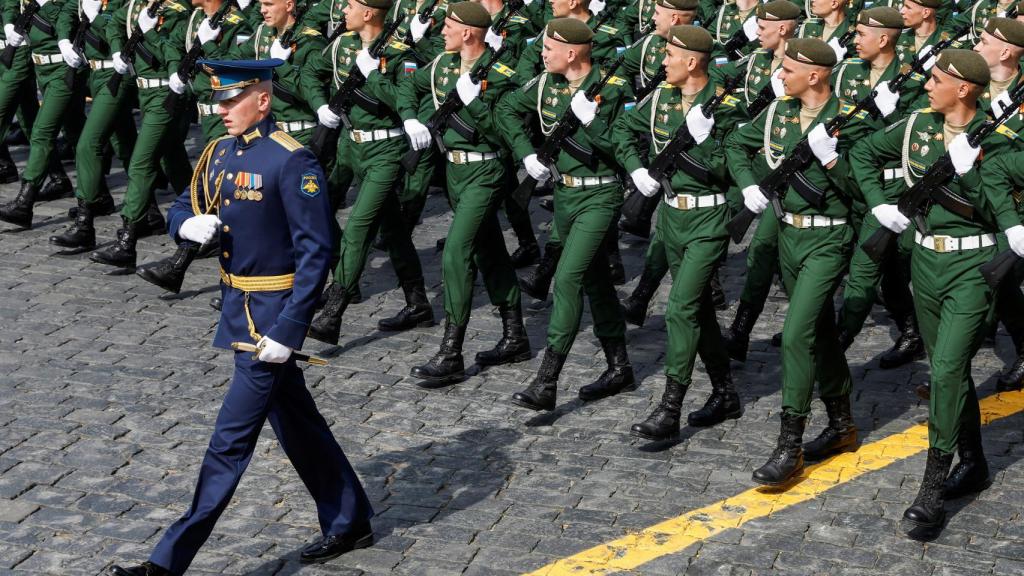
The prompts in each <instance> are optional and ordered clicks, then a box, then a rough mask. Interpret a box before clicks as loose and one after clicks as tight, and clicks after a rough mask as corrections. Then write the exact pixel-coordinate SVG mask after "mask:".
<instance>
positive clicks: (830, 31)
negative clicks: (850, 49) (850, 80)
mask: <svg viewBox="0 0 1024 576" xmlns="http://www.w3.org/2000/svg"><path fill="white" fill-rule="evenodd" d="M809 4H810V6H811V13H810V15H808V18H807V19H806V20H804V21H803V23H802V24H800V29H799V30H797V33H796V35H797V36H798V37H800V38H817V39H819V40H821V41H823V42H826V43H828V45H829V46H830V47H831V48H832V50H833V51H834V52H835V53H836V59H838V60H842V59H843V58H846V52H847V48H846V46H844V45H843V44H842V43H841V42H840V39H842V37H843V36H844V35H846V33H847V32H848V31H849V30H850V27H852V26H853V18H852V17H851V11H850V10H849V7H848V6H847V5H848V4H849V0H810V2H809ZM853 14H855V13H853Z"/></svg>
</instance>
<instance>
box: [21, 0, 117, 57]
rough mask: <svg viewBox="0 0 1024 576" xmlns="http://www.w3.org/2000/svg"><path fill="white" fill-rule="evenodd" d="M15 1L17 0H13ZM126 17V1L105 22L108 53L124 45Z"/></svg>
mask: <svg viewBox="0 0 1024 576" xmlns="http://www.w3.org/2000/svg"><path fill="white" fill-rule="evenodd" d="M15 1H17V0H15ZM127 18H128V3H127V2H125V3H124V4H122V5H121V6H120V7H119V8H118V9H117V10H115V11H114V13H113V14H112V15H111V16H110V22H108V23H107V27H106V31H107V42H108V43H109V44H110V53H111V54H113V53H114V52H120V51H121V48H122V47H124V43H125V42H127V41H128V38H126V37H125V29H124V27H125V20H127Z"/></svg>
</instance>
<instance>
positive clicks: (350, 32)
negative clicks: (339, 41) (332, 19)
mask: <svg viewBox="0 0 1024 576" xmlns="http://www.w3.org/2000/svg"><path fill="white" fill-rule="evenodd" d="M355 35H356V31H355V30H349V31H348V32H345V33H344V34H342V35H341V37H345V36H349V37H351V36H355Z"/></svg>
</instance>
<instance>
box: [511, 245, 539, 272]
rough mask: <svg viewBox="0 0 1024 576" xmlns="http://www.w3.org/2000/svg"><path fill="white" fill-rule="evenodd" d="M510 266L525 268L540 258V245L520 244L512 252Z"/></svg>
mask: <svg viewBox="0 0 1024 576" xmlns="http://www.w3.org/2000/svg"><path fill="white" fill-rule="evenodd" d="M511 258H512V266H513V267H514V268H516V269H519V268H526V267H527V266H530V265H532V264H536V263H537V261H538V260H540V246H537V244H520V245H519V247H518V248H516V251H515V252H513V253H512V256H511Z"/></svg>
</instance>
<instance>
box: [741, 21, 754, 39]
mask: <svg viewBox="0 0 1024 576" xmlns="http://www.w3.org/2000/svg"><path fill="white" fill-rule="evenodd" d="M743 35H744V36H746V37H747V40H749V41H751V42H753V41H754V40H757V18H753V17H751V18H747V20H746V21H745V22H743Z"/></svg>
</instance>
